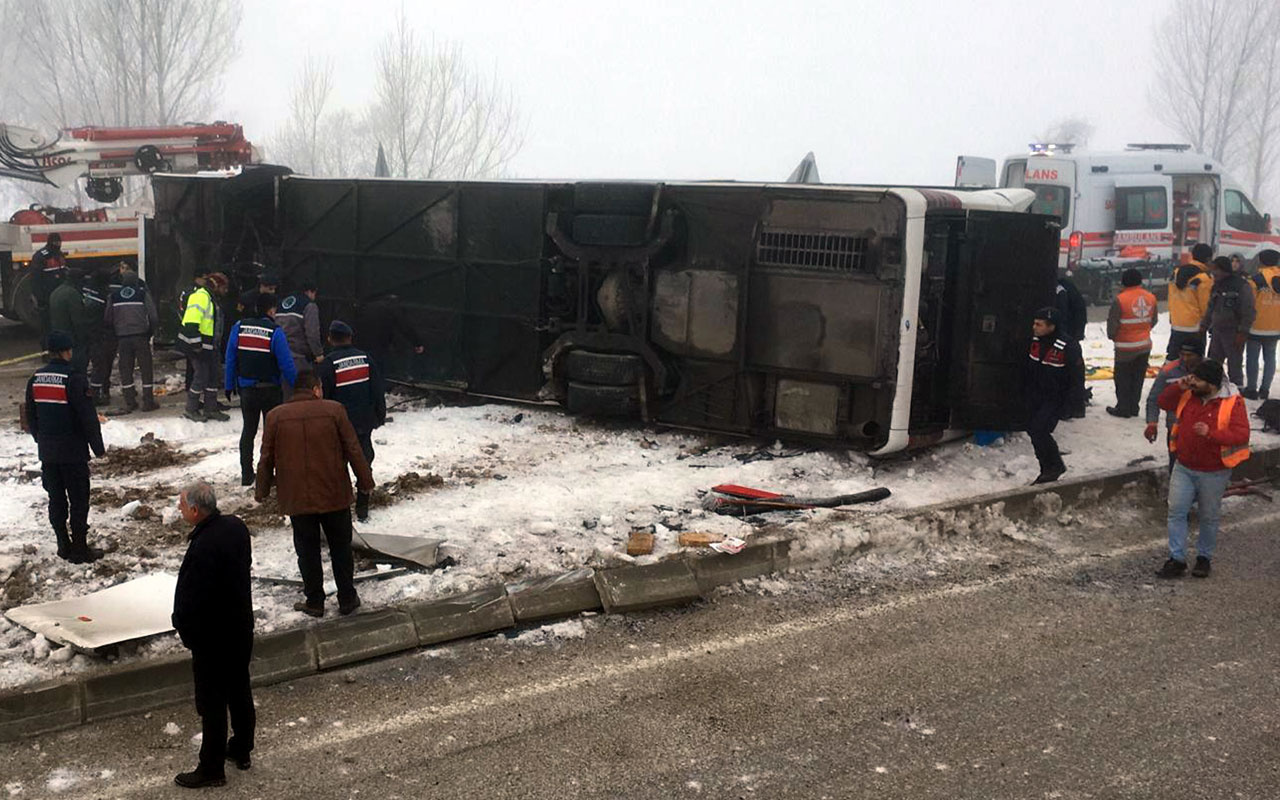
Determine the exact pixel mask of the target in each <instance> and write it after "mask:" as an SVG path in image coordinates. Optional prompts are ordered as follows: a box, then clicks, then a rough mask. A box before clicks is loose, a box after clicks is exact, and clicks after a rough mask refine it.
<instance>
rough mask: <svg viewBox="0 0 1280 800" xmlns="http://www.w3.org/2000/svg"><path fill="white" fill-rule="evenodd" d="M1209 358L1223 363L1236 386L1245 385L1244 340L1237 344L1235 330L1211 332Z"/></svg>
mask: <svg viewBox="0 0 1280 800" xmlns="http://www.w3.org/2000/svg"><path fill="white" fill-rule="evenodd" d="M1209 360H1210V361H1217V362H1218V363H1219V364H1223V365H1224V366H1225V367H1226V370H1227V377H1228V378H1230V380H1231V382H1232V383H1234V384H1235V385H1236V386H1243V385H1244V342H1241V343H1240V346H1239V347H1237V346H1236V332H1235V331H1210V332H1209Z"/></svg>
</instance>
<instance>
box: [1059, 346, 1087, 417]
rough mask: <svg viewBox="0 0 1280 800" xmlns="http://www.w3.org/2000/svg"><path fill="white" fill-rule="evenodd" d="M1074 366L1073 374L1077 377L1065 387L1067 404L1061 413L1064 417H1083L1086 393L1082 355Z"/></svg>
mask: <svg viewBox="0 0 1280 800" xmlns="http://www.w3.org/2000/svg"><path fill="white" fill-rule="evenodd" d="M1073 366H1074V367H1075V374H1076V375H1078V376H1079V377H1078V378H1077V379H1076V380H1074V381H1072V383H1071V386H1070V387H1068V389H1067V404H1066V407H1065V408H1063V410H1062V414H1063V416H1065V417H1083V416H1084V409H1085V402H1086V399H1085V398H1086V395H1085V390H1084V356H1083V355H1081V356H1080V358H1079V359H1078V360H1077V363H1076V364H1074V365H1073Z"/></svg>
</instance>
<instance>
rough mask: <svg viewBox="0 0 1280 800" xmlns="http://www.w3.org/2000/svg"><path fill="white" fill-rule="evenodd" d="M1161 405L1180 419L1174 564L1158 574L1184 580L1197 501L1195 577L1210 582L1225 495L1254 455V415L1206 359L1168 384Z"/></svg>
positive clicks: (1172, 493)
mask: <svg viewBox="0 0 1280 800" xmlns="http://www.w3.org/2000/svg"><path fill="white" fill-rule="evenodd" d="M1159 403H1160V407H1161V408H1163V409H1164V410H1165V411H1172V412H1173V414H1174V416H1175V417H1176V420H1175V422H1174V423H1173V428H1172V429H1171V430H1170V431H1169V450H1170V451H1171V452H1173V453H1175V454H1176V455H1177V457H1178V463H1176V464H1174V465H1173V472H1172V474H1170V476H1169V560H1168V561H1166V562H1165V563H1164V566H1163V567H1161V568H1160V570H1159V571H1158V572H1157V573H1156V575H1157V577H1160V578H1180V577H1182V575H1183V573H1185V572H1186V571H1187V515H1188V514H1189V513H1190V512H1191V504H1192V503H1195V504H1196V505H1197V507H1198V511H1199V517H1200V535H1199V536H1198V537H1197V538H1196V566H1195V569H1193V570H1191V574H1192V575H1194V576H1195V577H1197V578H1207V577H1209V566H1210V561H1211V560H1212V558H1213V548H1214V545H1215V544H1217V541H1218V520H1219V518H1220V517H1221V514H1222V493H1223V492H1225V491H1226V489H1227V484H1228V483H1229V482H1230V481H1231V470H1232V468H1233V467H1235V466H1236V465H1237V464H1239V463H1241V462H1243V461H1244V460H1245V459H1247V458H1248V457H1249V417H1248V415H1247V413H1246V412H1245V407H1244V399H1243V398H1241V397H1240V394H1239V392H1237V391H1236V388H1235V387H1234V386H1232V385H1231V384H1230V383H1229V382H1228V381H1226V380H1225V379H1224V378H1223V375H1222V364H1220V363H1219V362H1217V361H1203V362H1201V363H1200V364H1199V365H1198V366H1197V367H1196V368H1195V370H1194V371H1192V373H1191V374H1190V375H1187V376H1186V377H1184V378H1183V379H1182V380H1180V381H1178V382H1177V383H1171V384H1169V385H1168V386H1166V387H1165V389H1164V391H1163V392H1161V393H1160V399H1159Z"/></svg>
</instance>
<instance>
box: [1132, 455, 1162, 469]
mask: <svg viewBox="0 0 1280 800" xmlns="http://www.w3.org/2000/svg"><path fill="white" fill-rule="evenodd" d="M1155 460H1156V457H1155V456H1143V457H1142V458H1135V459H1133V460H1131V461H1130V462H1129V464H1128V466H1130V467H1136V466H1138V465H1139V464H1145V463H1147V462H1148V461H1155Z"/></svg>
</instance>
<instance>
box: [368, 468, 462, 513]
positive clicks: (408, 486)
mask: <svg viewBox="0 0 1280 800" xmlns="http://www.w3.org/2000/svg"><path fill="white" fill-rule="evenodd" d="M442 486H444V478H441V477H440V476H439V475H437V474H435V473H434V472H428V473H427V474H426V475H420V474H418V473H417V472H406V473H405V474H403V475H401V476H400V477H398V478H396V479H395V480H393V481H388V482H386V483H384V484H382V485H381V486H379V487H377V488H376V489H374V490H373V494H372V495H370V497H369V505H371V506H389V505H391V504H392V503H394V502H396V501H397V500H398V499H399V498H400V496H401V495H409V494H418V493H421V492H426V491H429V490H431V489H439V488H440V487H442Z"/></svg>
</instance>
